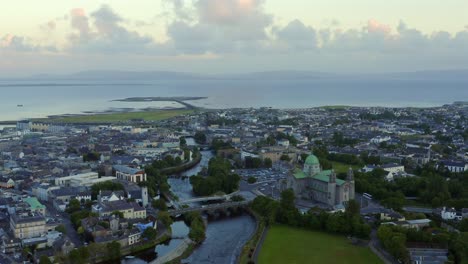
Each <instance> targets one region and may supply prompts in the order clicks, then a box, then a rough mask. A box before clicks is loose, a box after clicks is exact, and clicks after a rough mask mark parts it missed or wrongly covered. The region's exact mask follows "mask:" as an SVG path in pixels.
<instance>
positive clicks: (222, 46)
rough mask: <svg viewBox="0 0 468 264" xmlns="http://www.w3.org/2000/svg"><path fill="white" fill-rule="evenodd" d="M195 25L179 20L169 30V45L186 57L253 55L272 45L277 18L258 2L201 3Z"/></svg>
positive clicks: (223, 0)
mask: <svg viewBox="0 0 468 264" xmlns="http://www.w3.org/2000/svg"><path fill="white" fill-rule="evenodd" d="M194 8H195V10H194V14H195V17H196V18H195V21H196V22H194V23H193V22H190V21H185V19H184V17H181V18H179V17H176V19H175V21H173V22H172V23H170V24H169V25H168V27H167V35H168V37H169V38H170V41H169V43H168V44H169V45H170V46H171V47H173V49H175V50H176V51H179V52H182V53H189V54H194V53H199V54H204V53H210V52H212V53H235V52H243V53H253V52H256V51H258V50H260V49H261V48H262V46H264V45H265V44H266V43H265V42H268V36H267V28H268V27H270V26H271V25H272V23H273V17H272V16H271V15H269V14H267V13H265V12H264V10H263V1H258V0H198V1H195V3H194Z"/></svg>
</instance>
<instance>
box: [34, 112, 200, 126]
mask: <svg viewBox="0 0 468 264" xmlns="http://www.w3.org/2000/svg"><path fill="white" fill-rule="evenodd" d="M192 112H193V110H158V111H148V112H126V113H111V114H94V115H82V116H70V117H59V118H50V119H40V121H47V122H53V123H118V122H127V121H130V120H132V119H141V120H145V121H159V120H164V119H169V118H172V117H175V116H179V115H183V114H189V113H192Z"/></svg>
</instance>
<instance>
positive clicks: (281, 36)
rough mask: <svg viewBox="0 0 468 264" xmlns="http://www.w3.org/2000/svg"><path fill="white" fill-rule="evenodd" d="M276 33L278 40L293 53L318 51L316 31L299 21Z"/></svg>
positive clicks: (290, 23)
mask: <svg viewBox="0 0 468 264" xmlns="http://www.w3.org/2000/svg"><path fill="white" fill-rule="evenodd" d="M274 33H275V35H276V37H277V39H278V40H279V41H280V42H281V43H282V44H285V45H286V46H287V47H288V49H290V50H292V51H302V50H311V49H316V48H317V45H318V36H317V32H316V30H315V29H314V28H313V27H309V26H306V25H304V23H302V22H301V21H300V20H297V19H296V20H293V21H291V22H289V24H288V25H286V26H285V27H284V28H281V29H276V30H275V32H274Z"/></svg>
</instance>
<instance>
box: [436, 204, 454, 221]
mask: <svg viewBox="0 0 468 264" xmlns="http://www.w3.org/2000/svg"><path fill="white" fill-rule="evenodd" d="M440 217H442V219H444V220H455V219H457V211H456V210H455V208H446V207H444V208H442V211H440Z"/></svg>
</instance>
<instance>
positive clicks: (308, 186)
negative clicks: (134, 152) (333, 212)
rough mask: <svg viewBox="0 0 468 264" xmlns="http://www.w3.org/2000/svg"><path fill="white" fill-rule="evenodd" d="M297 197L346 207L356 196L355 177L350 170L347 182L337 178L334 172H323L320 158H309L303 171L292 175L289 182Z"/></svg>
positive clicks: (289, 186)
mask: <svg viewBox="0 0 468 264" xmlns="http://www.w3.org/2000/svg"><path fill="white" fill-rule="evenodd" d="M287 185H288V188H292V189H293V190H294V193H295V194H296V197H298V198H301V199H306V200H315V201H318V202H321V203H324V204H327V205H329V206H332V207H336V206H339V205H344V204H346V202H348V201H349V200H353V199H354V196H355V190H354V175H353V171H352V170H351V169H350V170H349V171H348V176H347V179H346V181H343V180H340V179H337V178H336V174H335V172H334V171H333V170H322V168H321V166H320V162H319V160H318V158H317V157H316V156H314V155H310V156H308V157H307V159H306V161H305V163H304V168H303V170H300V169H296V170H295V171H294V172H293V173H290V175H289V176H288V181H287Z"/></svg>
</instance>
